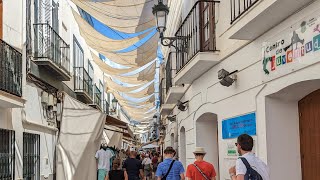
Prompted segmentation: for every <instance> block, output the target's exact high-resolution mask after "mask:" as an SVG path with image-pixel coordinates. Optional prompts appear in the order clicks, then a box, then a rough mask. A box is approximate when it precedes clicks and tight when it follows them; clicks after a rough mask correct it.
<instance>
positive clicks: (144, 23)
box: [72, 0, 156, 33]
mask: <svg viewBox="0 0 320 180" xmlns="http://www.w3.org/2000/svg"><path fill="white" fill-rule="evenodd" d="M72 2H73V3H74V4H76V5H77V6H78V7H80V8H81V9H83V10H84V11H86V12H87V13H89V14H90V15H92V16H94V17H95V18H96V19H98V20H99V21H101V22H102V23H104V24H105V25H107V26H109V27H111V28H113V29H116V30H118V31H122V32H126V33H135V32H140V31H143V30H146V29H149V28H151V27H154V26H155V25H156V22H155V18H154V16H153V14H152V11H151V9H152V7H153V5H154V2H153V0H135V1H132V0H114V1H108V2H94V1H89V0H72Z"/></svg>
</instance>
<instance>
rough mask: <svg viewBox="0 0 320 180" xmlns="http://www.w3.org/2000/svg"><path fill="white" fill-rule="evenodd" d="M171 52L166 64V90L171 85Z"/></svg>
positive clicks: (167, 90)
mask: <svg viewBox="0 0 320 180" xmlns="http://www.w3.org/2000/svg"><path fill="white" fill-rule="evenodd" d="M171 55H172V54H171V53H170V54H169V58H168V61H167V64H166V92H169V89H170V88H171V87H172V65H171V64H172V59H171Z"/></svg>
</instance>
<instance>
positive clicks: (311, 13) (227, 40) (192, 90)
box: [161, 0, 320, 180]
mask: <svg viewBox="0 0 320 180" xmlns="http://www.w3.org/2000/svg"><path fill="white" fill-rule="evenodd" d="M238 2H241V4H238ZM168 5H169V7H170V13H169V16H168V23H167V30H166V33H165V36H167V37H168V36H169V37H170V36H171V37H172V36H175V35H180V36H184V37H187V39H188V40H187V42H186V44H187V46H183V45H181V44H184V43H183V41H182V43H178V45H177V47H178V48H177V49H176V48H173V47H171V49H169V48H166V47H165V48H163V50H164V57H165V58H166V64H165V65H164V66H163V71H162V73H163V74H162V78H163V81H162V106H161V115H162V120H163V123H164V124H166V125H167V126H166V136H165V146H173V147H175V148H176V149H177V150H178V152H179V153H178V157H179V160H181V161H182V162H183V164H184V165H185V167H186V165H188V164H190V163H192V162H193V161H194V155H193V153H192V152H193V150H194V148H195V147H196V146H202V147H205V149H206V151H207V155H206V159H207V160H208V161H209V162H211V163H213V164H214V166H215V168H216V171H217V174H218V179H221V180H224V179H230V177H229V173H228V170H229V168H230V167H231V166H233V165H235V161H236V159H237V152H236V147H235V145H234V143H235V142H236V137H237V135H239V134H241V133H249V134H251V135H253V137H254V141H255V147H254V152H255V153H256V155H257V156H258V157H260V158H261V159H262V160H263V161H265V162H266V163H267V164H268V165H269V167H270V173H271V179H272V180H281V179H290V180H301V179H317V177H319V176H318V174H317V173H316V169H317V168H319V163H318V162H317V161H319V156H318V155H317V151H318V150H319V147H318V146H313V145H312V144H313V143H315V142H319V131H320V126H319V119H320V114H319V96H320V91H319V89H320V84H319V82H320V64H319V57H320V51H319V47H320V46H319V43H320V28H319V27H320V25H319V24H320V14H319V10H320V8H319V7H320V1H319V0H316V1H309V0H297V1H289V0H257V1H250V2H248V1H233V0H232V1H221V2H218V1H216V2H196V1H192V2H191V1H189V0H185V1H183V0H180V1H169V3H168ZM230 22H231V23H230ZM178 41H179V40H178ZM186 47H187V48H186ZM168 63H169V65H168ZM222 69H225V70H226V71H228V72H235V74H233V75H230V76H227V77H230V78H231V80H230V79H228V78H226V77H224V78H223V79H219V78H218V72H219V71H220V70H222ZM220 72H221V71H220ZM232 79H234V80H235V81H234V82H233V81H232ZM223 80H227V81H228V80H230V81H229V82H233V83H231V84H232V85H231V84H229V85H230V86H229V87H227V86H226V82H225V83H224V84H225V85H222V84H221V83H220V81H223ZM177 101H180V102H182V103H183V102H186V103H185V106H186V107H183V106H180V107H182V108H181V110H179V109H178V106H177V104H178V102H177ZM188 101H189V102H188ZM168 117H169V118H168ZM170 120H171V121H170ZM284 172H287V173H284Z"/></svg>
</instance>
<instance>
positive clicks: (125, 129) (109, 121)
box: [105, 115, 134, 138]
mask: <svg viewBox="0 0 320 180" xmlns="http://www.w3.org/2000/svg"><path fill="white" fill-rule="evenodd" d="M105 124H106V125H108V126H114V127H117V128H120V129H122V131H117V130H112V129H108V128H105V130H109V131H114V132H118V133H122V134H123V137H127V138H133V137H134V135H133V132H132V131H131V129H130V128H129V126H128V124H127V123H126V122H123V121H121V120H119V119H117V118H115V117H112V116H110V115H107V117H106V123H105Z"/></svg>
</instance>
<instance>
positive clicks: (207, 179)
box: [193, 164, 209, 180]
mask: <svg viewBox="0 0 320 180" xmlns="http://www.w3.org/2000/svg"><path fill="white" fill-rule="evenodd" d="M193 165H194V167H196V168H197V169H198V171H199V172H200V173H201V175H202V176H203V177H204V178H205V179H206V180H209V178H208V177H207V176H206V175H205V174H204V173H203V172H202V171H201V169H200V168H199V167H198V166H197V165H196V164H193Z"/></svg>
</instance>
